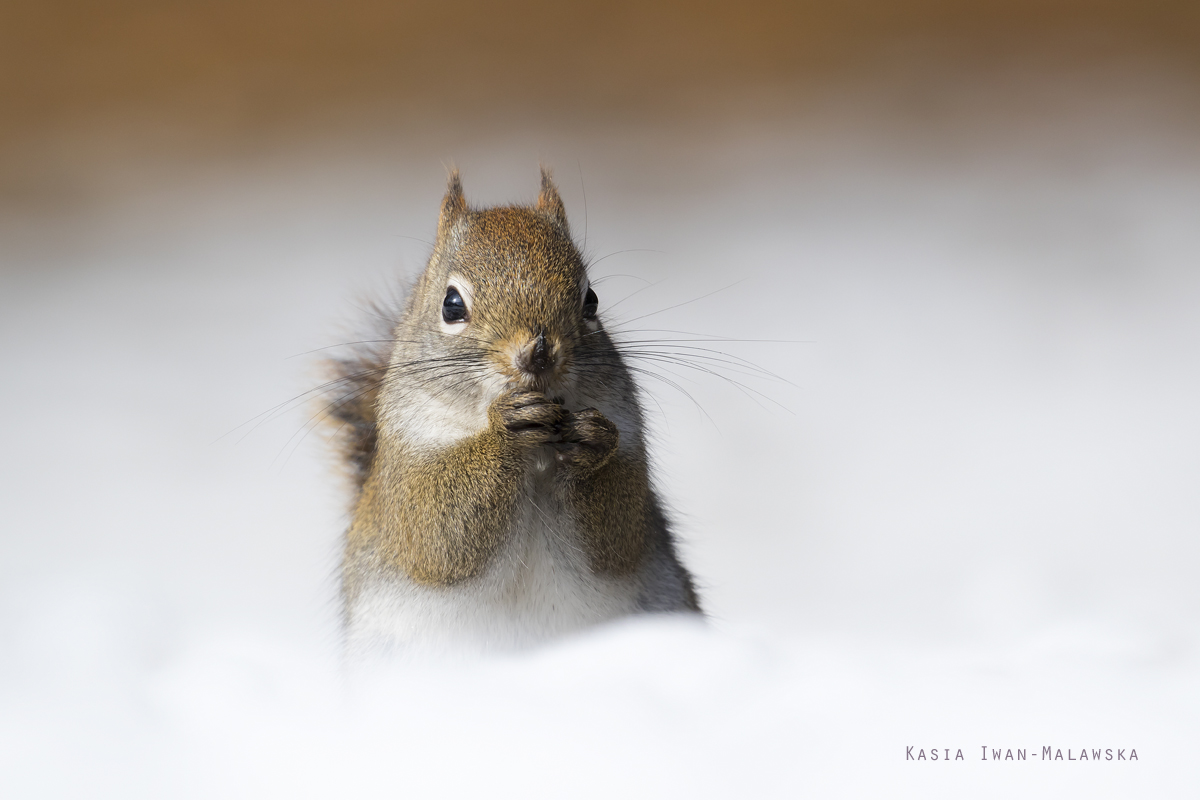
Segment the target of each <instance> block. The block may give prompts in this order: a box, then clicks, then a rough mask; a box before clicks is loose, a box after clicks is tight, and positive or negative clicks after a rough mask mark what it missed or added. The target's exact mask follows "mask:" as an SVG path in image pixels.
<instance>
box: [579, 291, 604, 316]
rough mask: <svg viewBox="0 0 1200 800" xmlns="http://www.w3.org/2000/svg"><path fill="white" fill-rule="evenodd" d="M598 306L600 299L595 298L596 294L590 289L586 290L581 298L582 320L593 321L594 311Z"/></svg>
mask: <svg viewBox="0 0 1200 800" xmlns="http://www.w3.org/2000/svg"><path fill="white" fill-rule="evenodd" d="M599 305H600V298H598V297H596V293H595V292H593V291H592V290H591V289H588V290H587V294H585V295H584V296H583V318H584V319H595V318H596V309H597V308H598V307H599Z"/></svg>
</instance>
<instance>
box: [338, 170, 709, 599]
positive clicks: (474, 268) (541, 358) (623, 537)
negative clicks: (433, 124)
mask: <svg viewBox="0 0 1200 800" xmlns="http://www.w3.org/2000/svg"><path fill="white" fill-rule="evenodd" d="M448 286H449V287H451V288H454V289H455V291H458V288H461V293H462V295H463V296H464V297H465V298H466V302H467V305H468V306H469V317H468V319H467V320H466V321H461V322H455V323H453V324H452V323H450V322H445V321H444V319H443V317H442V314H443V313H444V312H443V303H444V302H445V300H444V298H445V296H446V295H447V293H448V291H450V289H448ZM455 287H458V288H455ZM587 290H588V283H587V277H586V269H585V265H584V263H583V260H582V257H581V256H580V254H579V252H578V250H577V249H576V248H575V245H574V243H573V242H572V241H571V237H570V232H569V229H568V225H567V218H566V210H565V208H564V205H563V203H562V200H561V199H560V197H559V195H558V191H557V189H556V188H555V187H554V184H553V182H552V181H551V180H550V177H549V175H548V173H546V172H544V171H543V176H542V188H541V193H540V194H539V197H538V202H537V205H536V206H533V207H521V206H505V207H497V208H489V209H484V210H479V211H476V210H472V209H470V208H469V207H468V206H467V204H466V201H465V199H464V197H463V192H462V185H461V182H460V181H459V178H458V174H457V173H454V174H453V175H452V176H451V179H450V184H449V188H448V191H447V193H446V196H445V199H444V200H443V202H442V210H441V215H440V218H439V221H438V232H437V241H436V244H435V246H434V250H433V254H432V255H431V257H430V260H429V265H428V267H427V268H426V270H425V272H424V273H423V274H422V275H421V277H420V278H419V279H418V281H417V283H416V285H415V286H414V287H413V289H412V291H411V292H410V294H409V296H408V300H407V303H406V304H405V308H404V311H403V313H402V314H401V315H399V316H398V318H396V319H394V321H393V323H392V326H391V327H392V329H391V330H390V331H389V335H388V336H386V337H385V336H380V337H379V338H380V339H381V340H385V339H386V340H388V343H387V344H386V345H383V346H364V347H362V348H361V349H360V350H359V351H358V352H357V353H355V354H353V355H351V356H349V357H346V358H343V359H339V360H334V361H333V362H331V363H332V369H333V371H334V374H335V379H336V380H337V381H339V382H340V386H342V387H344V390H343V391H344V395H343V399H341V400H340V401H338V402H335V403H334V404H333V406H332V408H331V412H330V416H331V417H332V418H333V421H334V422H335V423H336V424H337V425H339V426H340V431H341V433H340V437H339V439H340V446H341V448H342V456H343V458H344V460H345V462H346V464H347V465H348V467H349V468H350V471H351V474H352V476H353V478H354V484H355V488H356V490H357V491H356V495H357V496H356V502H355V504H354V518H353V522H352V524H351V526H350V530H349V531H348V533H347V537H346V556H345V562H344V566H343V583H344V592H345V597H346V601H347V606H348V611H347V614H348V618H349V617H352V616H353V614H352V612H351V611H350V608H351V607H352V606H353V605H354V603H355V602H356V599H357V597H358V595H359V593H360V592H361V591H362V590H363V588H364V586H365V585H366V584H367V583H369V582H371V581H376V582H379V581H384V582H386V581H389V580H390V581H396V580H400V581H410V582H412V584H414V585H417V586H426V587H430V588H435V587H453V586H457V585H460V584H464V582H469V581H471V580H472V579H475V578H477V577H478V576H480V575H481V574H483V573H484V572H485V571H486V570H487V569H488V568H489V565H490V564H491V563H492V562H493V561H494V560H495V559H496V557H497V554H498V553H499V552H500V551H501V549H502V548H505V547H509V546H513V545H512V540H513V537H514V536H517V535H519V534H518V533H517V531H518V530H519V529H521V526H522V525H526V526H527V525H528V524H530V523H529V522H528V520H529V519H533V520H534V522H535V523H537V524H541V523H540V522H538V520H539V519H541V520H544V521H546V522H547V526H548V527H547V528H546V530H548V531H549V535H551V536H552V537H556V538H562V539H563V540H564V543H561V546H564V547H567V548H570V549H572V550H574V551H578V552H581V553H583V554H585V556H586V559H585V560H586V568H587V569H588V570H589V571H590V573H591V574H592V575H593V576H595V579H594V580H600V581H602V582H603V581H606V580H608V581H611V580H618V581H620V580H635V582H636V581H640V582H641V583H643V584H645V586H644V587H643V588H642V589H641V590H639V591H641V592H642V594H643V595H645V596H646V597H645V599H643V600H640V601H638V602H639V603H640V604H641V606H642V607H643V608H645V609H646V610H652V609H659V610H667V609H669V608H673V607H678V608H680V609H692V610H696V609H697V608H698V605H697V602H696V597H695V592H694V590H693V588H692V583H691V579H690V576H688V574H687V572H686V570H684V569H683V567H682V566H680V565H679V564H678V562H677V560H676V559H675V556H674V548H673V545H672V542H671V537H670V534H669V532H668V530H667V528H666V522H665V517H664V515H663V513H662V511H661V509H660V507H659V503H658V501H657V499H656V498H655V497H654V493H653V490H652V489H651V486H650V477H649V469H648V463H647V458H646V452H645V441H644V437H643V423H642V414H641V409H640V406H639V405H638V403H637V399H636V394H637V391H636V386H635V385H634V383H633V380H632V378H631V376H630V374H629V372H628V370H627V369H626V367H625V365H624V363H623V361H622V360H621V358H620V355H619V353H618V351H617V349H616V347H615V346H614V345H613V343H612V341H611V340H610V339H609V337H608V334H607V333H606V332H605V331H604V329H603V327H602V326H601V324H600V322H599V320H598V319H595V318H594V314H592V315H591V316H589V312H587V311H585V310H583V307H584V292H585V291H587ZM443 323H444V324H443ZM585 403H586V404H587V407H582V408H572V407H571V405H572V404H579V405H582V404H585ZM592 405H595V406H598V407H602V408H605V409H607V410H608V414H609V415H610V416H611V415H615V417H613V418H611V419H610V416H606V414H605V413H602V412H601V411H599V410H597V408H593V407H590V406H592ZM539 515H540V516H539ZM522 520H526V521H525V522H522ZM551 520H559V522H557V523H553V524H551V522H550V521H551ZM555 546H559V544H556V545H555ZM564 552H565V551H564ZM389 576H391V577H389ZM637 576H641V577H637ZM587 580H593V579H591V578H589V579H587ZM406 585H407V584H406ZM614 585H616V584H614ZM664 587H666V588H664ZM671 587H675V588H674V589H672V588H671ZM664 593H666V594H667V595H670V596H671V597H675V596H676V595H677V597H675V599H674V600H671V599H670V597H668V598H667V599H665V600H664V599H663V597H661V596H660V595H664ZM551 599H552V598H551ZM551 605H553V604H552V603H551Z"/></svg>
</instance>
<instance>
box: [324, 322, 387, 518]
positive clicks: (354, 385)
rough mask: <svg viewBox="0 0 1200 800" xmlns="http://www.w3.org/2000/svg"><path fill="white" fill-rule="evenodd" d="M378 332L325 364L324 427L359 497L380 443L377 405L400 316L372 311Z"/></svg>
mask: <svg viewBox="0 0 1200 800" xmlns="http://www.w3.org/2000/svg"><path fill="white" fill-rule="evenodd" d="M371 312H372V314H371V318H372V320H374V322H375V324H374V325H373V327H374V328H375V330H374V332H373V333H372V334H371V335H368V336H365V337H363V339H364V340H363V341H360V342H356V343H354V344H352V345H348V346H347V350H348V352H347V353H344V354H342V355H338V356H334V357H332V358H329V359H326V360H325V362H324V365H323V366H324V367H325V373H326V377H327V380H328V381H329V383H328V384H326V385H327V386H329V391H328V392H326V393H325V394H324V396H323V397H322V399H321V404H322V409H323V415H324V421H325V423H326V425H328V426H330V427H332V428H333V435H332V437H331V439H332V441H333V443H334V446H335V448H336V450H337V453H338V455H339V456H340V457H341V460H342V462H343V463H344V464H345V466H346V470H347V472H348V473H349V476H350V480H351V482H352V484H353V486H354V494H355V496H356V497H357V495H358V492H359V491H360V490H361V489H362V487H363V482H364V481H366V479H367V474H368V473H369V472H370V470H371V462H372V460H373V459H374V458H375V446H376V442H377V439H378V435H377V418H376V403H377V401H378V399H379V390H380V388H381V387H382V385H383V379H384V376H385V375H386V374H387V369H388V363H389V362H390V359H391V351H392V337H393V331H394V327H395V323H396V319H397V315H396V314H394V313H391V312H389V310H388V309H386V308H383V307H382V306H378V305H376V306H375V307H373V308H372V309H371Z"/></svg>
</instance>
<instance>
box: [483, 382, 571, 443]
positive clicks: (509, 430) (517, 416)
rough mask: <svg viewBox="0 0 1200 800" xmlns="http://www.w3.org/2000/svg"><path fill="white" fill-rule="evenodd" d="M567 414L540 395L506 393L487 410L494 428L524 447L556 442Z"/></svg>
mask: <svg viewBox="0 0 1200 800" xmlns="http://www.w3.org/2000/svg"><path fill="white" fill-rule="evenodd" d="M566 413H567V411H566V409H564V408H563V407H562V406H561V405H559V404H558V403H555V402H554V401H553V400H551V399H550V398H548V397H546V395H544V394H541V393H539V392H526V391H515V392H505V393H504V394H502V395H500V396H499V397H497V398H496V399H495V401H493V403H492V407H491V408H490V409H489V410H488V417H489V418H490V419H491V424H492V427H493V428H497V429H499V430H500V431H503V432H504V434H505V435H506V436H508V437H510V438H511V439H512V440H513V441H515V442H517V443H519V444H520V445H522V446H525V447H537V446H539V445H543V444H549V443H550V442H551V441H557V439H558V431H559V428H560V426H561V425H562V422H563V417H564V416H565V415H566Z"/></svg>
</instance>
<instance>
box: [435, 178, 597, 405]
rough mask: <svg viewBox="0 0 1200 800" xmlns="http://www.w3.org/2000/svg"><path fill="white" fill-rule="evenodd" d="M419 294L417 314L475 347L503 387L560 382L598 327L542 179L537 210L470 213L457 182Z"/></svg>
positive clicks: (553, 194) (549, 187) (557, 205)
mask: <svg viewBox="0 0 1200 800" xmlns="http://www.w3.org/2000/svg"><path fill="white" fill-rule="evenodd" d="M421 294H422V300H423V302H422V306H423V307H422V308H421V310H420V313H421V314H422V315H423V316H425V317H426V325H428V326H429V327H430V328H435V329H436V330H437V331H438V332H439V333H440V334H441V335H440V336H439V337H438V338H439V339H442V340H443V343H444V344H445V345H446V346H447V347H449V348H452V349H454V350H458V351H464V350H474V351H476V352H477V353H479V354H480V355H482V357H483V360H484V362H485V363H486V364H487V365H488V366H489V367H490V368H491V369H492V370H493V371H494V372H495V374H497V375H498V376H499V377H500V378H502V380H503V382H504V383H506V384H508V385H510V386H514V387H520V388H523V389H530V390H534V391H550V390H552V389H555V388H557V387H559V386H561V385H562V384H563V382H564V380H565V379H566V377H567V375H568V374H569V372H570V368H571V364H572V360H573V356H574V355H575V353H576V351H577V350H578V348H579V347H580V344H581V342H582V341H583V337H585V336H587V335H588V334H589V333H595V332H597V331H598V330H599V325H600V323H599V321H598V319H597V317H596V310H597V298H596V294H595V292H594V291H593V290H592V289H591V287H590V286H589V284H588V279H587V272H586V269H585V267H584V264H583V259H582V257H581V256H580V254H579V251H578V250H577V249H576V247H575V245H574V243H573V242H572V241H571V236H570V232H569V230H568V228H567V224H566V214H565V210H564V209H563V205H562V201H561V200H560V199H559V198H558V193H557V191H556V190H555V189H554V186H553V184H552V183H550V181H549V178H548V177H547V176H545V175H543V184H542V193H541V196H540V197H539V198H538V204H537V206H535V207H532V208H525V207H500V208H490V209H486V210H482V211H471V210H469V209H467V207H466V204H465V203H464V202H463V201H462V195H461V187H458V186H457V176H455V177H454V178H452V180H451V189H450V192H449V193H448V194H447V195H446V200H445V202H444V203H443V207H442V218H441V220H440V222H439V225H438V242H437V246H436V249H435V256H434V258H433V259H432V260H431V262H430V266H429V270H428V271H427V273H426V275H425V276H424V278H423V286H422V292H421Z"/></svg>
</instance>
